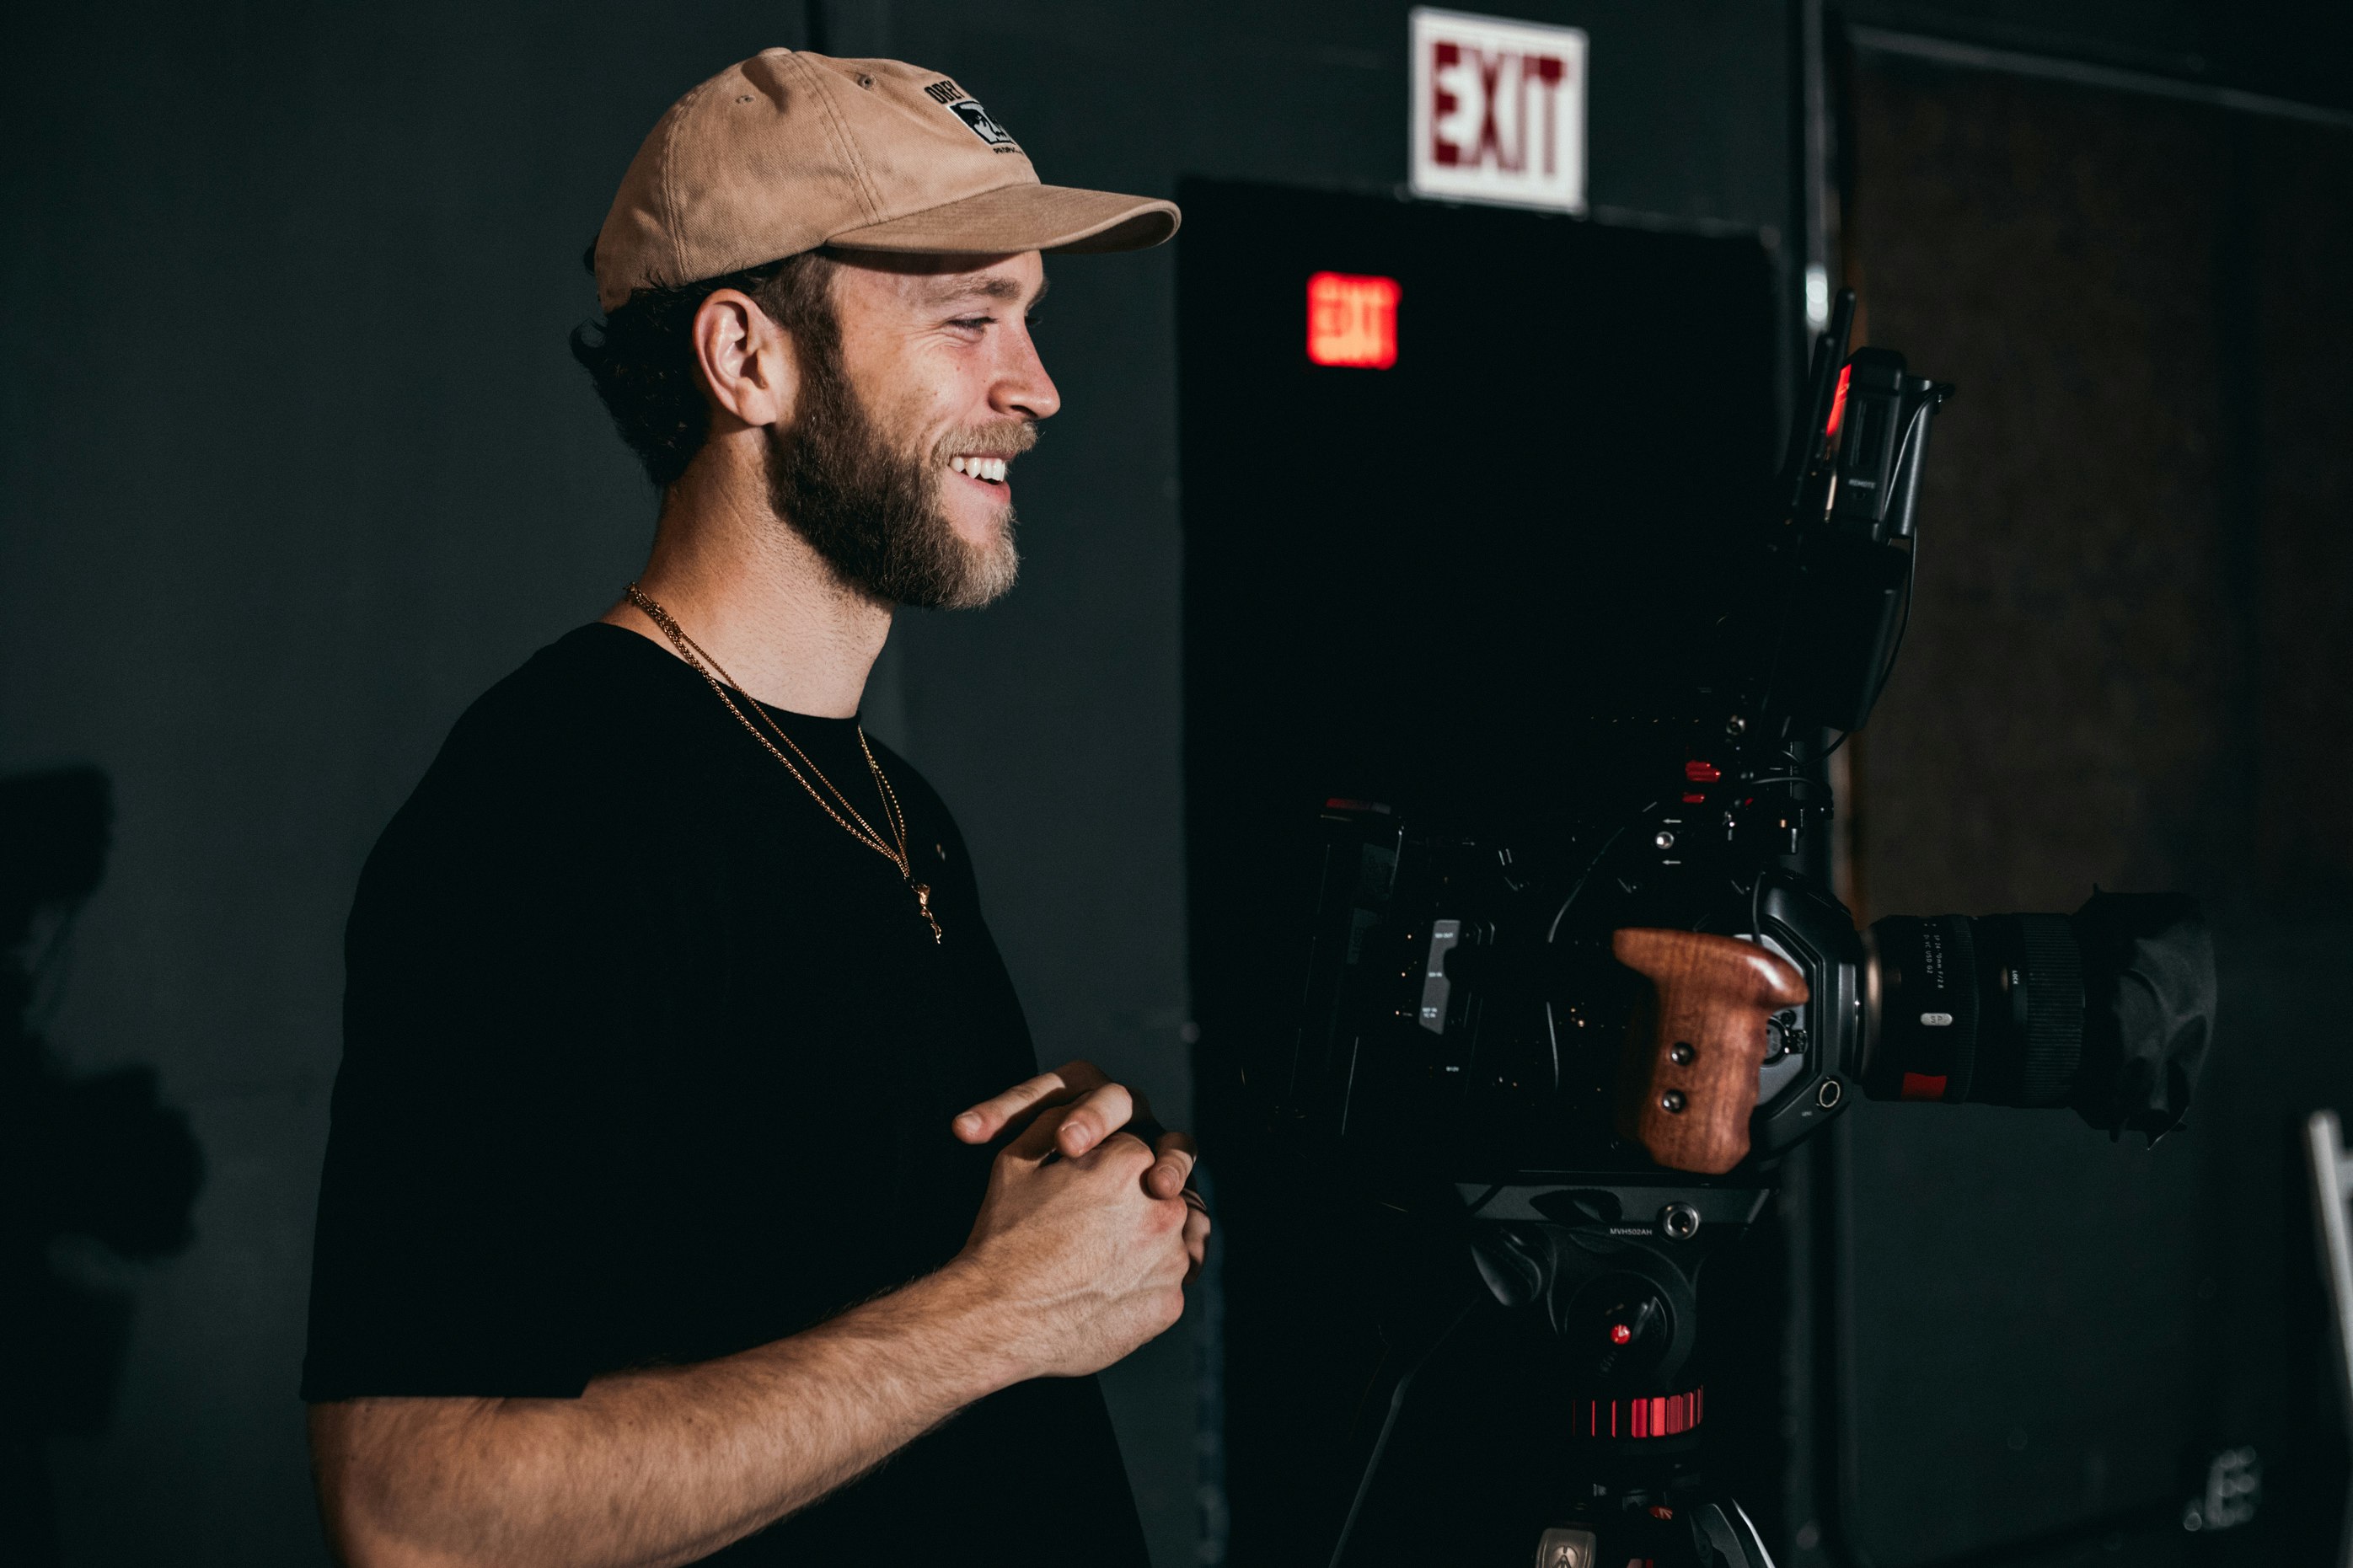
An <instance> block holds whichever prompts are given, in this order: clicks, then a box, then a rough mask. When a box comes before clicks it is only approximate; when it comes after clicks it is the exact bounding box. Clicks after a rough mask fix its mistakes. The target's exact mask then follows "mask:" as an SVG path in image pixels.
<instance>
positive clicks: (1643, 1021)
mask: <svg viewBox="0 0 2353 1568" xmlns="http://www.w3.org/2000/svg"><path fill="white" fill-rule="evenodd" d="M1609 951H1610V952H1613V953H1614V954H1616V955H1617V958H1618V962H1619V963H1622V964H1624V965H1625V966H1626V967H1627V968H1629V969H1631V970H1633V971H1635V972H1636V973H1639V974H1642V975H1644V976H1646V977H1648V978H1649V980H1650V982H1651V991H1652V995H1651V999H1650V1001H1649V1003H1648V1005H1643V1006H1639V1007H1637V1008H1635V1010H1634V1016H1633V1017H1632V1018H1631V1019H1630V1020H1629V1022H1628V1023H1627V1026H1626V1052H1625V1055H1624V1057H1623V1058H1621V1059H1620V1062H1619V1064H1618V1136H1620V1138H1624V1139H1628V1140H1630V1141H1631V1142H1637V1143H1640V1144H1641V1146H1642V1147H1643V1148H1644V1149H1645V1150H1647V1151H1649V1152H1650V1155H1651V1159H1653V1160H1656V1161H1657V1162H1658V1163H1660V1164H1662V1165H1664V1166H1667V1167H1668V1168H1669V1169H1671V1170H1676V1171H1694V1172H1698V1173H1703V1174H1705V1175H1711V1176H1720V1175H1722V1174H1723V1173H1725V1172H1726V1171H1729V1170H1730V1169H1732V1167H1733V1166H1735V1165H1737V1164H1738V1163H1740V1162H1741V1161H1742V1160H1744V1159H1746V1158H1747V1156H1748V1115H1749V1112H1751V1111H1753V1110H1756V1109H1757V1069H1758V1068H1762V1067H1763V1066H1764V1065H1765V1025H1766V1021H1767V1019H1769V1018H1771V1017H1772V1016H1773V1015H1774V1014H1776V1013H1778V1012H1779V1011H1780V1010H1781V1009H1782V1008H1784V1007H1794V1006H1796V1005H1799V1003H1801V1002H1803V1001H1805V1000H1806V982H1805V978H1804V976H1802V975H1800V974H1799V973H1798V972H1797V970H1795V969H1794V968H1792V967H1791V966H1790V965H1789V964H1788V962H1786V961H1785V960H1783V959H1781V958H1779V957H1778V956H1777V955H1776V954H1774V953H1772V952H1768V951H1767V950H1766V949H1765V948H1762V947H1759V946H1757V944H1756V943H1755V942H1736V941H1734V940H1733V939H1732V938H1730V937H1722V936H1707V935H1704V934H1702V933H1701V932H1699V931H1651V930H1645V929H1643V928H1641V927H1633V926H1630V927H1628V928H1626V929H1625V930H1623V931H1615V932H1612V933H1611V935H1610V938H1609Z"/></svg>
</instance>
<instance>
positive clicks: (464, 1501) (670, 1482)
mask: <svg viewBox="0 0 2353 1568" xmlns="http://www.w3.org/2000/svg"><path fill="white" fill-rule="evenodd" d="M1002 1318H1003V1313H1002V1310H1001V1308H999V1307H998V1306H997V1304H996V1302H995V1300H994V1299H993V1297H992V1295H991V1293H990V1292H989V1291H988V1290H987V1289H986V1288H985V1285H984V1282H983V1280H982V1279H980V1278H979V1277H978V1275H977V1273H976V1271H975V1270H974V1269H972V1268H969V1267H966V1266H964V1265H951V1266H950V1267H949V1268H947V1269H944V1270H943V1271H942V1272H941V1273H939V1274H935V1275H933V1276H931V1277H929V1278H927V1279H922V1280H919V1281H917V1282H916V1283H914V1284H913V1285H910V1286H908V1287H907V1288H905V1289H902V1290H899V1291H895V1292H893V1293H892V1294H891V1295H889V1296H885V1297H881V1298H880V1299H878V1300H874V1301H871V1302H869V1303H867V1304H866V1305H865V1306H862V1307H860V1308H857V1309H855V1310H851V1311H849V1312H845V1313H844V1314H842V1315H841V1316H840V1317H839V1318H837V1319H834V1320H833V1321H829V1322H828V1323H825V1324H822V1325H820V1326H819V1327H818V1328H815V1329H812V1330H809V1331H807V1332H806V1333H801V1334H796V1335H794V1336H793V1337H792V1338H790V1339H786V1340H779V1341H777V1342H775V1343H773V1344H768V1345H763V1346H760V1347H759V1348H757V1349H755V1350H750V1351H745V1352H742V1353H741V1354H738V1355H733V1356H728V1357H726V1358H724V1359H723V1360H719V1361H713V1362H705V1363H700V1364H697V1365H693V1366H683V1367H663V1368H656V1369H652V1370H649V1371H645V1372H634V1373H617V1374H615V1375H613V1376H609V1377H602V1378H598V1379H597V1380H596V1382H594V1383H592V1384H589V1386H588V1388H587V1390H586V1392H585V1393H584V1394H582V1395H581V1397H580V1398H578V1399H576V1400H574V1399H564V1400H558V1399H506V1400H457V1399H406V1400H359V1401H353V1402H351V1403H350V1404H347V1405H321V1406H317V1407H315V1408H314V1411H313V1416H312V1426H311V1432H312V1441H313V1444H314V1447H315V1448H316V1451H317V1463H318V1468H319V1484H320V1492H321V1500H322V1505H323V1507H324V1509H325V1511H326V1515H327V1522H328V1527H329V1530H330V1531H331V1532H332V1534H333V1536H334V1537H335V1541H336V1545H337V1547H338V1548H339V1550H340V1552H341V1553H342V1555H343V1559H344V1560H345V1561H346V1562H347V1563H351V1564H353V1568H394V1565H396V1568H408V1565H410V1564H417V1565H424V1564H462V1563H499V1564H501V1565H506V1564H513V1565H519V1568H528V1565H531V1564H537V1563H550V1564H554V1563H562V1564H566V1565H574V1564H577V1565H582V1568H655V1565H665V1564H670V1563H690V1562H692V1561H694V1560H695V1559H696V1558H699V1557H702V1556H704V1555H707V1554H708V1553H710V1552H715V1551H717V1550H719V1549H720V1548H721V1547H722V1546H724V1545H725V1544H727V1543H728V1542H731V1541H735V1540H739V1539H741V1538H742V1537H744V1536H745V1535H748V1534H750V1533H752V1532H753V1531H756V1530H759V1529H761V1528H762V1527H764V1526H765V1525H767V1524H770V1523H772V1522H774V1521H776V1520H778V1519H780V1518H783V1517H784V1516H785V1515H786V1514H789V1513H792V1512H794V1511H796V1510H799V1509H803V1508H806V1507H807V1506H808V1505H809V1504H810V1503H813V1502H815V1501H817V1500H818V1499H819V1498H821V1497H823V1496H825V1495H826V1494H827V1493H828V1492H830V1491H832V1490H834V1489H837V1488H839V1487H841V1486H843V1485H845V1484H847V1483H848V1482H849V1481H850V1480H853V1479H856V1478H857V1477H858V1476H859V1475H860V1474H861V1473H863V1472H864V1471H866V1470H868V1469H870V1468H872V1467H873V1466H875V1465H877V1464H879V1463H881V1461H882V1460H883V1459H884V1458H888V1457H889V1456H890V1455H891V1454H892V1453H893V1452H894V1451H896V1450H897V1449H899V1448H900V1447H903V1446H905V1445H906V1444H907V1443H909V1442H911V1441H913V1439H914V1438H916V1437H918V1436H922V1435H923V1433H924V1432H926V1431H928V1430H930V1429H931V1428H932V1427H934V1426H938V1425H939V1424H940V1423H941V1422H942V1421H944V1420H945V1419H947V1418H948V1417H949V1416H950V1415H954V1414H955V1412H956V1411H957V1410H959V1409H961V1408H963V1407H964V1406H965V1405H968V1404H970V1403H972V1402H973V1401H974V1400H976V1399H978V1398H980V1397H982V1396H983V1395H985V1394H989V1393H992V1392H994V1391H995V1390H997V1389H998V1388H1001V1387H1004V1386H1006V1385H1007V1384H1010V1383H1014V1382H1017V1381H1018V1380H1019V1379H1020V1378H1021V1377H1022V1376H1024V1375H1026V1369H1024V1368H1023V1367H1021V1366H1019V1365H1018V1364H1016V1363H1015V1362H1014V1360H1013V1357H1012V1356H1011V1355H1010V1354H1009V1353H1008V1350H1007V1349H1006V1346H1007V1345H1008V1343H1009V1342H1010V1341H1011V1340H1012V1338H1013V1337H1014V1336H1012V1335H1009V1334H1008V1333H1007V1332H1006V1331H1005V1329H1006V1325H1005V1324H1004V1323H1003V1321H1002Z"/></svg>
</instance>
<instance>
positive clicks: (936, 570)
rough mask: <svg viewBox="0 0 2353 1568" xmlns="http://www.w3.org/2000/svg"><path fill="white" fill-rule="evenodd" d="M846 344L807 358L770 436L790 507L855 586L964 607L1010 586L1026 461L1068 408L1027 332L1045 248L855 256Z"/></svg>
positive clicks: (777, 481)
mask: <svg viewBox="0 0 2353 1568" xmlns="http://www.w3.org/2000/svg"><path fill="white" fill-rule="evenodd" d="M832 289H833V294H832V298H833V305H834V315H835V320H836V321H837V322H838V324H839V353H838V354H837V355H831V356H828V355H825V354H821V353H812V354H805V355H804V360H805V361H806V363H804V365H803V368H802V385H801V391H800V395H799V397H798V400H797V408H796V411H795V415H794V418H793V421H792V424H791V426H789V428H786V429H781V430H777V431H775V432H773V438H772V440H771V443H770V447H769V461H768V477H769V489H770V491H771V499H772V500H773V501H774V502H775V504H776V510H777V511H778V512H779V513H780V514H782V515H783V516H784V517H785V518H786V520H787V521H790V522H791V523H792V524H793V526H794V527H795V528H797V529H798V530H799V531H800V532H801V533H802V534H803V535H804V536H805V537H807V539H808V540H809V542H810V543H812V544H813V545H815V546H816V547H817V549H818V551H819V552H821V553H823V554H824V555H825V556H826V558H827V559H828V561H829V562H830V563H832V565H833V567H834V569H835V570H836V571H837V572H839V574H841V576H842V578H843V580H844V581H845V582H846V583H848V584H849V585H850V586H851V587H852V588H855V589H857V590H858V591H860V592H861V593H864V594H866V595H869V596H870V597H872V598H874V599H877V600H880V601H882V602H885V603H890V604H911V605H926V606H938V607H945V608H963V607H968V606H971V605H983V604H987V602H988V601H990V600H991V599H994V598H996V597H997V595H1001V594H1003V593H1004V592H1005V591H1006V590H1007V589H1008V588H1009V587H1011V586H1012V584H1013V577H1014V573H1015V569H1016V567H1017V564H1018V559H1019V558H1018V554H1017V552H1016V551H1015V549H1014V544H1013V489H1012V485H1011V482H1010V479H1008V468H1010V465H1011V463H1012V460H1013V458H1015V457H1016V456H1018V454H1019V453H1021V452H1024V451H1027V450H1028V449H1029V447H1032V446H1034V445H1036V444H1037V439H1038V431H1037V422H1038V421H1039V420H1040V419H1044V418H1047V417H1049V416H1051V415H1052V414H1053V413H1054V411H1055V410H1056V409H1057V408H1059V407H1060V405H1061V400H1060V397H1059V396H1058V395H1056V393H1055V391H1054V384H1053V382H1052V381H1051V380H1050V379H1049V378H1048V376H1047V374H1046V369H1045V366H1044V365H1043V364H1041V363H1039V359H1038V351H1037V347H1036V345H1035V344H1034V343H1033V342H1031V341H1030V337H1029V311H1030V310H1031V309H1032V308H1033V307H1035V305H1036V304H1037V302H1038V300H1039V298H1040V297H1041V296H1042V295H1043V294H1044V293H1045V289H1046V276H1045V267H1044V265H1043V263H1042V262H1041V261H1040V259H1039V256H1038V253H1037V252H1035V251H1030V252H1028V253H1026V254H1023V255H1018V256H1010V257H997V258H979V257H935V256H934V257H897V256H884V255H880V254H877V253H872V252H868V253H863V254H860V255H854V256H850V257H848V258H845V259H844V263H843V264H842V265H840V266H839V267H838V268H836V269H835V271H834V276H833V279H832Z"/></svg>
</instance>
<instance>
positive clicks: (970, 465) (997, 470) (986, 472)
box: [948, 458, 1005, 485]
mask: <svg viewBox="0 0 2353 1568" xmlns="http://www.w3.org/2000/svg"><path fill="white" fill-rule="evenodd" d="M948 467H949V468H954V469H955V471H956V472H957V473H959V474H970V475H971V476H972V477H973V478H974V479H993V480H995V481H996V482H997V483H998V484H1000V485H1001V484H1003V483H1004V482H1005V459H1004V458H949V459H948Z"/></svg>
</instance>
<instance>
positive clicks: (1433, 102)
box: [1409, 6, 1586, 213]
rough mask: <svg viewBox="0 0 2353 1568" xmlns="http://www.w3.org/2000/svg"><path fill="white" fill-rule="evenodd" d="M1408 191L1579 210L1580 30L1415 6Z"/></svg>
mask: <svg viewBox="0 0 2353 1568" xmlns="http://www.w3.org/2000/svg"><path fill="white" fill-rule="evenodd" d="M1409 26H1410V30H1411V44H1410V48H1411V51H1412V59H1413V112H1412V115H1411V117H1410V118H1411V121H1412V134H1413V157H1412V163H1411V164H1410V167H1411V169H1412V182H1411V183H1412V187H1413V194H1414V195H1418V196H1434V197H1437V198H1440V199H1441V200H1445V201H1456V202H1463V201H1469V202H1501V203H1504V204H1507V205H1512V206H1525V207H1546V208H1550V209H1551V210H1553V211H1556V212H1570V213H1581V212H1583V211H1584V210H1585V80H1586V61H1585V34H1584V32H1583V30H1582V29H1580V28H1577V27H1544V26H1536V25H1535V23H1532V22H1513V21H1507V20H1505V19H1504V18H1503V17H1500V16H1469V15H1466V14H1465V13H1463V12H1461V11H1434V10H1431V9H1430V8H1429V7H1427V6H1417V7H1416V8H1415V9H1414V12H1413V16H1412V20H1411V22H1410V24H1409Z"/></svg>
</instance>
